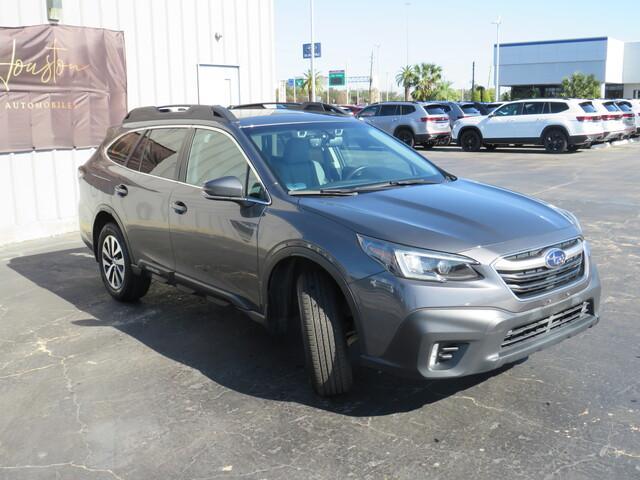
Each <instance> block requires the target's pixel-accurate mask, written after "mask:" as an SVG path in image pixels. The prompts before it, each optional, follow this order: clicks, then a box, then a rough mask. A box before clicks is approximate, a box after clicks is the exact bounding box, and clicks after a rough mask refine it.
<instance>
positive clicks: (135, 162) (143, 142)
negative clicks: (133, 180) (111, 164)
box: [127, 130, 149, 171]
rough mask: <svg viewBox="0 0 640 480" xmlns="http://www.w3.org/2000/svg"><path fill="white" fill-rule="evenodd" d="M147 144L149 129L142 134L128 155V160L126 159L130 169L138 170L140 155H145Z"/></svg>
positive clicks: (140, 160)
mask: <svg viewBox="0 0 640 480" xmlns="http://www.w3.org/2000/svg"><path fill="white" fill-rule="evenodd" d="M148 145H149V130H147V131H146V132H145V134H144V136H143V137H142V138H141V139H140V141H139V142H138V146H137V147H136V149H135V150H134V151H133V153H132V154H131V156H130V157H129V161H127V168H130V169H131V170H136V171H139V170H140V164H141V163H142V157H143V156H144V155H147V149H148Z"/></svg>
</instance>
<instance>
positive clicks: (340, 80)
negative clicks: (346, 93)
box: [329, 70, 345, 87]
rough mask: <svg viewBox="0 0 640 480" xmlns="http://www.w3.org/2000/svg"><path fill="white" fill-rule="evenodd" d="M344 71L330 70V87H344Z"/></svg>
mask: <svg viewBox="0 0 640 480" xmlns="http://www.w3.org/2000/svg"><path fill="white" fill-rule="evenodd" d="M344 85H345V78H344V70H329V86H330V87H344Z"/></svg>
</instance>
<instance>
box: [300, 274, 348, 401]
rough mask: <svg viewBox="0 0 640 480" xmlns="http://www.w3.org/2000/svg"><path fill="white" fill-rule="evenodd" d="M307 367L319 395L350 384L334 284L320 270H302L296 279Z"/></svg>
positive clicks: (345, 388) (344, 389)
mask: <svg viewBox="0 0 640 480" xmlns="http://www.w3.org/2000/svg"><path fill="white" fill-rule="evenodd" d="M297 294H298V306H299V308H300V320H301V323H302V325H301V326H302V328H301V330H302V341H303V344H304V350H305V357H306V363H307V368H308V370H309V374H310V377H311V383H312V384H313V388H314V389H315V391H316V392H317V393H318V394H319V395H321V396H331V395H339V394H341V393H346V392H348V391H349V389H350V388H351V384H352V383H353V375H352V371H351V362H350V361H349V356H348V351H347V342H346V339H345V335H344V330H343V322H342V320H343V319H342V316H343V315H342V313H341V309H340V305H339V302H338V298H339V297H338V295H339V294H338V291H337V287H336V285H335V283H334V282H333V281H332V280H331V279H330V278H329V277H328V276H327V274H326V273H324V272H322V271H320V270H311V271H307V272H303V273H302V274H301V275H300V276H299V277H298V282H297Z"/></svg>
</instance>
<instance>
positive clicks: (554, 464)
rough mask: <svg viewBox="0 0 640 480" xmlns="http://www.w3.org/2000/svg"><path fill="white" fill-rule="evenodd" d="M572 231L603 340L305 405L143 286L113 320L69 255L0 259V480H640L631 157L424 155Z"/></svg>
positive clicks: (246, 349) (215, 315) (258, 360)
mask: <svg viewBox="0 0 640 480" xmlns="http://www.w3.org/2000/svg"><path fill="white" fill-rule="evenodd" d="M424 153H425V154H426V155H428V156H429V158H431V159H433V160H434V161H435V162H436V163H438V164H439V165H440V166H442V167H444V168H445V169H447V170H449V171H451V172H452V173H455V174H457V175H460V176H464V177H468V178H471V179H475V180H478V181H481V182H487V183H491V184H495V185H500V186H503V187H506V188H510V189H514V190H517V191H520V192H523V193H526V194H530V195H534V196H537V197H539V198H541V199H543V200H545V201H548V202H551V203H553V204H555V205H558V206H560V207H562V208H566V209H569V210H571V211H573V212H574V213H575V214H576V215H577V216H578V217H579V218H580V220H581V222H582V226H583V228H584V231H585V236H586V237H587V238H588V239H589V241H590V242H591V245H592V250H593V254H594V257H595V260H596V262H597V264H598V266H599V268H600V274H601V277H602V282H603V297H602V311H601V321H600V323H599V324H598V325H597V326H595V327H594V328H592V329H590V330H588V331H587V332H585V333H583V334H581V335H579V336H577V337H573V338H571V339H569V340H567V341H565V342H563V343H561V344H558V345H555V346H553V347H551V348H549V349H547V350H545V351H543V352H539V353H537V354H535V355H533V356H531V357H530V358H529V359H528V360H527V361H526V362H523V363H519V364H517V365H515V366H512V367H511V368H504V369H502V370H501V371H498V372H494V373H492V374H487V375H482V376H476V377H469V378H464V379H460V380H455V381H435V382H434V381H432V382H426V381H422V382H421V381H416V380H407V379H402V378H395V377H391V376H388V375H386V374H382V373H379V372H377V371H374V370H365V369H362V370H360V371H358V374H357V377H356V383H355V386H354V391H353V393H352V394H350V395H349V396H348V397H346V398H341V399H336V400H324V399H320V398H318V397H316V396H315V395H314V394H313V393H312V391H311V388H310V386H309V385H308V383H307V381H306V376H305V373H304V369H303V365H302V360H301V357H300V355H299V351H298V349H297V348H293V347H291V346H288V345H287V344H286V343H281V342H280V343H279V342H275V341H273V340H272V339H271V338H270V337H269V336H268V334H267V333H266V332H265V331H264V330H263V329H262V328H261V327H260V326H258V325H256V324H254V323H252V322H251V321H250V320H249V319H247V318H246V317H244V316H243V315H242V314H240V313H238V312H236V311H235V310H233V309H232V308H223V307H218V306H216V305H214V304H212V303H208V302H206V301H203V300H201V299H199V298H197V297H193V296H190V295H187V294H184V293H182V292H180V291H179V290H176V289H174V288H172V287H167V286H164V285H160V284H154V285H153V286H152V288H151V290H150V292H149V294H148V295H147V296H146V297H144V298H143V300H142V301H141V302H140V303H138V304H135V305H123V304H119V303H116V302H115V301H113V300H111V298H110V297H109V296H108V294H107V293H106V291H105V289H104V288H103V286H102V284H101V281H100V277H99V275H98V269H97V265H96V263H95V261H94V260H93V258H92V257H91V255H90V254H89V251H88V250H87V249H86V248H85V247H84V246H83V245H82V244H81V242H80V241H79V238H78V236H77V235H74V234H71V235H66V236H62V237H57V238H54V239H47V240H39V241H35V242H28V243H23V244H16V245H12V246H8V247H4V248H1V249H0V479H51V478H61V479H147V478H148V479H151V478H157V479H163V480H166V479H181V478H185V479H207V478H249V479H251V478H255V479H260V478H288V479H289V478H293V479H295V478H304V479H316V478H332V479H333V478H335V479H338V478H365V479H369V478H370V479H379V478H388V479H395V478H429V479H435V478H442V479H445V478H446V479H457V478H474V479H485V478H487V479H488V478H534V479H554V478H557V479H638V478H640V313H639V312H640V309H639V308H638V298H637V296H638V293H639V292H640V144H634V145H626V146H622V147H617V148H611V149H607V150H599V151H596V150H591V151H581V152H578V153H574V154H566V155H548V154H545V153H544V152H543V151H542V150H540V149H520V150H519V149H500V150H498V151H496V152H492V153H489V152H479V153H464V152H461V151H459V150H458V149H455V148H436V149H434V150H433V151H428V152H426V151H425V152H424Z"/></svg>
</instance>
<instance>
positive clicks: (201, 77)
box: [198, 65, 240, 107]
mask: <svg viewBox="0 0 640 480" xmlns="http://www.w3.org/2000/svg"><path fill="white" fill-rule="evenodd" d="M198 103H200V104H202V105H222V106H225V107H226V106H228V105H238V104H239V103H240V80H239V72H238V67H233V66H226V65H198Z"/></svg>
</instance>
